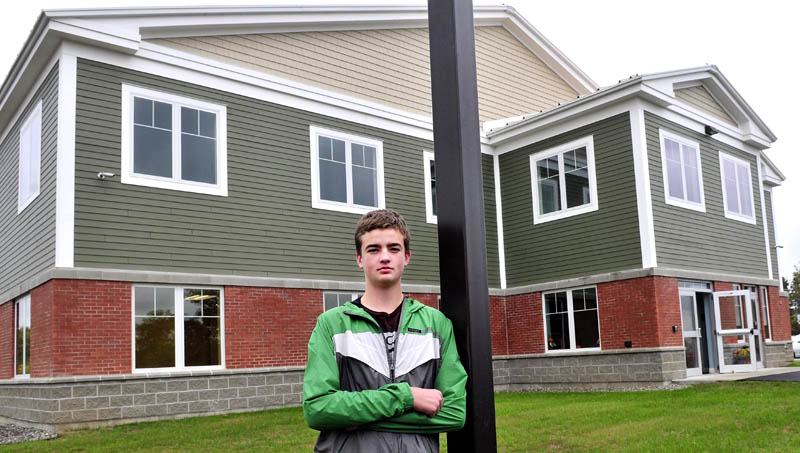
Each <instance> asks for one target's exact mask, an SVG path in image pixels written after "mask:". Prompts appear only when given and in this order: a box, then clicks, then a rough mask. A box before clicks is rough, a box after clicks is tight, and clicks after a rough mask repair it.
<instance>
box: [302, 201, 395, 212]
mask: <svg viewBox="0 0 800 453" xmlns="http://www.w3.org/2000/svg"><path fill="white" fill-rule="evenodd" d="M311 207H312V208H314V209H323V210H325V211H337V212H346V213H348V214H361V215H364V214H366V213H368V212H371V211H374V210H376V209H383V206H357V205H356V206H350V205H346V204H340V203H336V202H330V201H321V200H314V201H312V202H311Z"/></svg>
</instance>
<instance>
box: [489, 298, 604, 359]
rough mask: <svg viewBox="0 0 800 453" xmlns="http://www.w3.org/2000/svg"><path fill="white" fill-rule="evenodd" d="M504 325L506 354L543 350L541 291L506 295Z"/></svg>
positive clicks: (531, 352)
mask: <svg viewBox="0 0 800 453" xmlns="http://www.w3.org/2000/svg"><path fill="white" fill-rule="evenodd" d="M506 325H507V338H508V354H535V353H542V352H544V317H543V315H542V293H528V294H518V295H514V296H508V297H506ZM601 339H602V337H601ZM493 346H494V345H493Z"/></svg>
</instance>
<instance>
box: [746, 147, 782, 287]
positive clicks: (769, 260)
mask: <svg viewBox="0 0 800 453" xmlns="http://www.w3.org/2000/svg"><path fill="white" fill-rule="evenodd" d="M747 168H748V175H749V169H750V166H749V165H748V166H747ZM756 168H758V193H759V195H760V197H761V226H763V227H764V244H765V245H766V247H767V271H768V273H769V278H770V279H772V278H773V276H777V277H778V280H780V274H779V273H778V270H777V269H772V248H771V247H770V246H769V225H768V224H767V206H766V202H765V201H764V185H763V182H762V181H763V180H762V177H761V176H762V175H761V156H758V157H757V158H756ZM750 180H751V181H752V177H751V179H750ZM752 193H753V191H752V190H750V197H752V196H753V195H752ZM751 199H752V198H751ZM772 199H773V197H772V195H771V194H770V197H769V201H770V204H771V205H772V220H773V222H774V220H775V205H774V204H772ZM754 208H755V206H754ZM753 216H754V218H753V223H755V209H753ZM772 228H773V230H777V228H775V226H774V224H773V227H772ZM775 234H776V235H775V245H778V236H777V231H775ZM775 253H778V249H777V248H776V249H775ZM775 261H776V262H777V260H775Z"/></svg>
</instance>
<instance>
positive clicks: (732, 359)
mask: <svg viewBox="0 0 800 453" xmlns="http://www.w3.org/2000/svg"><path fill="white" fill-rule="evenodd" d="M713 295H714V314H715V315H716V318H717V319H716V327H717V330H716V331H715V332H714V333H715V335H716V337H717V356H718V358H719V371H720V373H731V372H735V371H739V372H742V371H755V369H756V354H755V350H756V343H755V335H754V332H753V330H754V329H753V310H752V304H751V303H750V291H747V290H734V291H719V292H715V293H713Z"/></svg>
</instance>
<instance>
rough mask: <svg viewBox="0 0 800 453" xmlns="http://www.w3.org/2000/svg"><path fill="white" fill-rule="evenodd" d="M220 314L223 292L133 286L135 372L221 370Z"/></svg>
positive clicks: (222, 331) (205, 289) (221, 333)
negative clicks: (154, 370)
mask: <svg viewBox="0 0 800 453" xmlns="http://www.w3.org/2000/svg"><path fill="white" fill-rule="evenodd" d="M222 313H223V294H222V290H221V289H219V288H174V287H162V286H134V288H133V332H134V335H133V337H134V351H133V368H134V370H136V371H142V370H153V369H178V370H181V369H216V368H222V367H223V365H224V360H223V357H224V345H225V342H224V338H223V336H224V324H223V316H222Z"/></svg>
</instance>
